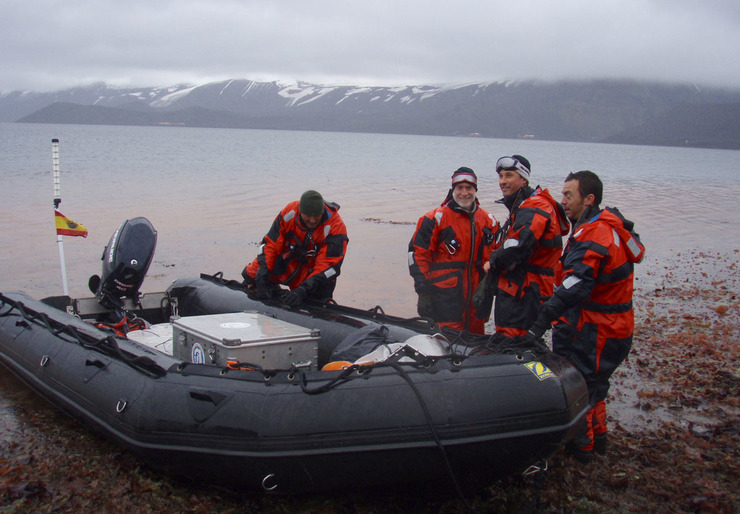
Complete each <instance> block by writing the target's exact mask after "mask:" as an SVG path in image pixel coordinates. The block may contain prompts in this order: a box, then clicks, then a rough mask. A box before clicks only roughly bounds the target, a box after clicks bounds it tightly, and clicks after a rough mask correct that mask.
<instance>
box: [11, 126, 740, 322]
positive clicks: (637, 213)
mask: <svg viewBox="0 0 740 514" xmlns="http://www.w3.org/2000/svg"><path fill="white" fill-rule="evenodd" d="M52 138H58V139H60V163H61V170H62V181H61V192H62V203H61V206H60V210H61V212H63V213H64V214H65V215H66V216H68V217H69V218H71V219H73V220H75V221H77V222H79V223H82V224H84V225H85V226H86V227H87V228H88V230H89V232H90V235H89V236H88V237H87V238H85V239H83V238H79V237H76V238H72V237H65V238H64V253H65V258H66V272H67V277H68V282H69V289H70V294H71V295H72V296H80V295H88V294H89V291H88V290H87V280H88V278H89V276H90V275H92V274H95V273H99V272H100V268H101V261H100V257H101V255H102V252H103V248H104V247H105V245H106V244H107V242H108V240H109V238H110V236H111V235H112V233H113V232H114V231H115V229H116V228H117V227H118V225H119V224H120V223H121V222H122V221H124V220H125V219H128V218H132V217H136V216H145V217H147V218H148V219H149V220H150V221H151V222H152V224H153V225H154V227H155V228H156V229H157V231H158V243H157V250H156V254H155V257H154V261H153V263H152V265H151V267H150V269H149V274H148V277H147V279H146V281H145V283H144V286H143V290H144V291H156V290H162V289H164V288H166V287H167V286H168V285H169V284H170V283H171V282H172V281H173V280H174V279H176V278H179V277H184V276H195V275H197V274H199V273H201V272H207V273H214V272H217V271H223V272H224V274H225V276H226V277H227V278H240V272H241V269H242V268H243V266H244V265H245V264H246V263H247V262H249V261H250V260H251V259H252V258H253V257H254V256H255V254H256V251H257V245H258V243H259V241H260V239H261V238H262V236H263V235H264V233H265V232H266V230H267V229H268V227H269V225H270V223H271V222H272V220H273V218H274V217H275V215H276V214H277V212H278V211H279V209H280V208H282V207H283V206H284V205H285V204H286V203H287V202H289V201H291V200H294V199H297V198H298V197H299V195H300V194H301V193H302V192H303V191H304V190H306V189H317V190H318V191H320V192H321V193H322V194H323V195H324V197H325V198H326V199H328V200H330V201H334V202H337V203H339V204H340V205H341V206H342V207H341V210H340V214H341V215H342V217H343V219H344V220H345V223H346V224H347V228H348V232H349V238H350V244H349V249H348V254H347V258H346V260H345V264H344V267H343V269H342V276H341V277H340V279H339V283H338V287H337V291H336V299H337V300H338V301H339V302H340V303H345V304H349V305H354V306H357V307H363V308H364V307H368V308H369V307H372V306H374V305H378V304H380V305H382V306H383V307H384V308H385V310H386V312H391V313H394V314H399V315H407V316H410V315H413V314H414V311H415V295H414V293H413V286H412V281H411V278H410V276H409V274H408V268H407V264H406V246H407V244H408V240H409V238H410V237H411V234H412V232H413V229H414V224H415V222H416V220H417V219H418V217H419V216H420V215H421V214H423V213H424V212H426V211H428V210H429V209H431V208H433V207H434V206H435V205H437V204H439V202H440V201H441V200H442V199H443V197H444V196H445V194H446V192H447V189H448V187H449V179H450V175H451V174H452V172H453V171H454V170H455V169H456V168H458V167H459V166H469V167H471V168H473V169H474V170H475V171H476V172H477V174H478V177H479V183H480V184H479V186H480V187H479V197H480V199H481V202H482V204H483V206H484V207H486V208H488V209H489V210H490V211H492V212H493V213H494V215H495V216H496V217H497V218H498V219H499V220H503V219H505V217H506V212H505V210H504V208H503V207H501V206H500V205H498V204H494V200H496V199H498V198H499V197H500V196H501V195H500V191H499V189H498V183H497V177H496V174H495V172H494V169H493V167H494V163H495V161H496V159H497V158H498V157H499V156H501V155H510V154H512V153H519V154H522V155H525V156H526V157H527V158H528V159H529V160H530V161H531V162H532V177H533V178H532V182H533V183H537V184H540V185H541V186H543V187H547V188H549V189H550V190H551V191H552V192H553V195H554V196H555V198H557V199H559V198H560V194H559V191H560V188H561V185H562V182H563V179H564V177H565V176H566V175H567V174H568V173H569V172H571V171H577V170H580V169H590V170H592V171H595V172H596V173H598V174H599V175H600V176H601V178H602V180H603V181H604V184H605V198H604V202H603V205H610V206H617V207H619V208H620V210H621V211H622V213H623V214H624V215H625V216H626V217H627V218H629V219H632V220H633V221H635V222H636V230H637V232H639V233H640V235H641V237H642V239H643V242H644V243H645V244H646V246H647V249H648V254H647V257H646V261H645V264H643V265H641V266H638V271H637V276H638V287H639V283H640V282H639V280H642V282H641V283H642V284H643V285H646V283H647V282H649V281H650V277H649V276H648V275H649V270H650V269H655V268H659V267H660V266H661V262H662V261H663V260H664V259H667V258H670V257H671V256H675V254H676V253H679V252H686V251H690V250H697V249H699V250H704V251H707V252H727V253H729V254H733V253H736V252H733V251H734V250H736V249H737V248H739V247H740V217H738V215H737V213H736V211H737V208H738V200H737V199H738V197H740V152H737V151H727V150H701V149H690V148H656V147H642V146H621V145H602V144H583V143H557V142H544V141H533V140H497V139H477V138H451V137H427V136H401V135H379V134H343V133H326V132H293V131H261V130H228V129H190V128H172V127H107V126H75V125H26V124H7V123H4V124H0V219H2V225H1V226H0V291H11V290H24V291H26V292H28V293H29V294H31V295H32V296H36V297H40V296H47V295H56V294H61V291H62V285H61V268H60V260H59V249H58V244H57V241H56V235H55V230H54V221H53V205H52V198H53V187H52V172H51V170H52V161H51V139H52Z"/></svg>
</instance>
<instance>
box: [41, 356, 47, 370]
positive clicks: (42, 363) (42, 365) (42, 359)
mask: <svg viewBox="0 0 740 514" xmlns="http://www.w3.org/2000/svg"><path fill="white" fill-rule="evenodd" d="M39 364H40V365H41V367H42V368H44V367H46V365H47V364H49V356H48V355H44V356H43V357H41V362H39Z"/></svg>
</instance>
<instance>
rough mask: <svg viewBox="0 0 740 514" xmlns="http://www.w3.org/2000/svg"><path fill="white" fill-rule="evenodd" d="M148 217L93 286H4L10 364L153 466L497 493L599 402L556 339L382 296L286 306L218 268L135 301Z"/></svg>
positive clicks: (135, 223) (302, 487)
mask: <svg viewBox="0 0 740 514" xmlns="http://www.w3.org/2000/svg"><path fill="white" fill-rule="evenodd" d="M142 220H143V219H138V218H137V219H135V220H128V221H127V222H125V223H124V224H123V225H122V226H121V228H120V229H119V231H117V234H114V237H113V238H111V242H110V244H109V245H108V247H106V250H105V253H104V255H103V258H104V273H103V277H102V278H101V279H97V278H96V279H94V280H91V284H90V285H91V289H92V290H93V291H95V292H96V294H95V296H94V297H90V298H81V299H72V298H69V297H67V296H64V297H50V298H45V299H42V300H36V299H33V298H31V297H29V296H27V295H26V294H24V293H22V292H14V293H0V363H2V364H3V365H4V366H5V367H6V368H8V369H9V370H10V371H11V372H12V373H14V374H15V375H16V376H18V377H19V378H20V379H21V380H22V381H23V382H25V383H26V384H28V385H29V386H30V387H31V388H32V389H33V390H35V391H36V392H37V393H39V394H40V395H41V396H43V397H44V398H46V399H47V400H48V401H50V402H51V403H52V404H53V405H54V406H55V407H57V408H59V409H61V410H62V411H64V412H65V413H67V414H69V415H71V416H73V417H74V418H76V419H77V420H79V421H80V422H81V423H82V424H84V425H86V426H89V427H90V428H92V429H94V430H96V431H98V432H100V433H102V434H103V435H105V436H106V437H109V438H111V439H113V440H114V441H116V442H117V443H119V444H120V445H122V446H123V447H125V448H127V449H129V450H131V451H132V452H134V453H135V454H137V455H138V456H140V457H141V458H142V459H144V460H146V461H147V462H149V463H150V464H151V465H153V466H156V467H159V468H162V469H165V470H166V471H169V472H172V473H175V474H178V475H184V476H187V477H191V478H195V479H197V480H204V481H209V482H214V483H217V484H219V485H222V486H225V487H230V488H237V489H241V490H244V489H254V490H264V491H270V492H275V493H291V492H305V491H319V490H329V489H345V490H346V489H347V488H349V489H358V488H366V487H375V486H388V485H401V486H403V485H405V484H410V483H430V484H432V483H440V484H447V485H452V484H454V485H457V486H459V485H460V484H465V486H466V487H477V486H486V485H489V484H490V482H491V481H492V480H494V479H496V478H499V477H502V476H504V475H508V474H512V473H531V472H534V471H537V470H540V469H544V468H545V467H546V461H547V459H548V458H549V457H550V456H551V455H552V453H553V452H554V451H555V450H557V449H558V447H560V446H561V445H563V444H564V443H565V442H566V441H568V440H569V439H570V438H571V437H572V435H573V433H574V432H575V430H576V429H577V425H578V424H579V423H580V422H581V420H582V418H583V416H584V414H585V412H586V410H587V409H588V395H587V391H586V386H585V384H584V382H583V379H582V378H581V375H580V374H579V373H578V372H577V371H576V370H575V368H573V367H572V366H571V365H570V364H569V363H568V362H566V361H564V360H563V359H561V358H559V357H557V356H555V355H554V354H552V353H551V352H549V351H548V350H547V348H546V347H545V346H544V345H527V344H525V343H524V342H523V341H521V340H515V339H508V340H499V339H496V338H495V337H491V336H474V335H471V334H466V333H460V332H455V331H449V330H444V331H442V330H440V329H439V327H438V326H436V325H435V324H434V323H433V322H431V321H430V320H425V319H403V318H399V317H394V316H391V315H388V314H386V313H384V312H383V310H382V308H380V307H375V308H373V309H369V310H362V309H356V308H350V307H346V306H341V305H337V304H335V303H333V302H324V303H319V302H316V303H312V302H310V301H306V302H304V304H303V305H302V306H301V307H299V308H293V309H289V308H287V307H284V306H283V305H282V304H281V302H280V299H279V296H276V297H275V298H271V299H267V300H258V299H256V297H255V296H254V295H253V293H252V292H251V291H249V290H247V289H245V288H244V286H243V285H242V284H241V283H238V282H235V281H228V280H224V279H223V277H222V275H221V274H220V273H219V274H216V275H212V276H209V275H201V276H200V277H194V278H186V279H180V280H177V281H175V282H174V283H173V284H172V285H171V286H170V287H169V288H168V289H167V290H166V291H164V292H159V293H146V294H141V293H140V292H139V287H140V285H141V281H142V280H143V276H144V274H145V272H146V268H147V267H148V263H149V262H150V261H151V255H150V254H151V253H152V252H153V244H150V242H151V241H150V236H147V237H148V238H149V239H147V237H145V238H144V241H143V242H142V240H141V238H139V240H138V241H137V238H135V237H133V236H132V235H131V234H133V232H134V229H137V230H138V229H141V232H142V233H144V234H147V231H148V230H150V229H149V228H148V227H147V226H146V224H145V223H144V221H145V220H144V221H142ZM127 223H131V224H130V225H128V229H130V230H128V232H127V230H126V229H127V226H126V224H127ZM142 226H143V228H142ZM127 233H128V236H129V237H125V236H126V235H127ZM126 243H128V244H129V248H127V249H126V248H123V247H124V246H126ZM124 250H126V251H124ZM126 252H134V253H135V254H136V253H138V254H141V255H139V256H138V257H136V256H132V255H128V254H126ZM116 253H118V255H115V254H116ZM123 254H126V255H123ZM120 262H124V263H125V264H120ZM107 263H109V264H110V266H108V265H107ZM458 490H459V487H458Z"/></svg>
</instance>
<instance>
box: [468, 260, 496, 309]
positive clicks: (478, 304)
mask: <svg viewBox="0 0 740 514" xmlns="http://www.w3.org/2000/svg"><path fill="white" fill-rule="evenodd" d="M491 273H492V272H491V271H489V272H488V274H487V275H486V276H485V277H483V280H481V281H480V283H479V284H478V287H476V288H475V293H473V307H475V317H476V318H478V319H483V320H487V319H488V318H490V317H491V309H492V308H493V297H494V293H495V292H496V291H495V288H494V287H492V286H491V282H492V281H494V280H496V277H494V276H493V275H492V274H491Z"/></svg>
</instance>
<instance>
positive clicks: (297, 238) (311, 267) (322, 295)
mask: <svg viewBox="0 0 740 514" xmlns="http://www.w3.org/2000/svg"><path fill="white" fill-rule="evenodd" d="M338 211H339V205H337V204H335V203H330V202H325V201H324V198H323V197H322V196H321V194H320V193H319V192H318V191H314V190H308V191H306V192H305V193H303V194H302V195H301V198H300V200H296V201H294V202H291V203H289V204H288V205H286V206H285V207H284V208H283V210H281V211H280V213H279V214H278V215H277V217H276V218H275V221H273V223H272V226H271V227H270V230H269V231H268V232H267V234H266V235H265V237H263V238H262V245H261V246H260V250H259V254H258V255H257V257H255V259H254V260H253V261H252V262H251V263H250V264H248V265H247V266H246V267H245V268H244V271H242V276H243V277H244V283H245V285H246V286H247V289H248V290H251V291H255V292H256V295H257V298H258V299H260V300H264V299H268V298H272V297H274V296H276V295H277V294H281V293H282V289H281V288H280V286H279V285H280V284H283V285H287V286H288V287H289V288H290V291H289V292H287V293H285V294H284V295H283V297H282V301H283V303H284V304H285V305H287V306H288V307H298V306H300V305H301V303H303V300H304V299H306V298H311V299H314V300H321V301H323V300H328V299H331V298H332V296H333V294H334V288H335V287H336V285H337V277H338V276H339V273H340V270H341V267H342V262H343V261H344V256H345V254H346V252H347V244H348V243H349V238H348V237H347V228H346V227H345V225H344V221H342V218H341V217H340V216H339V212H338Z"/></svg>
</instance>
